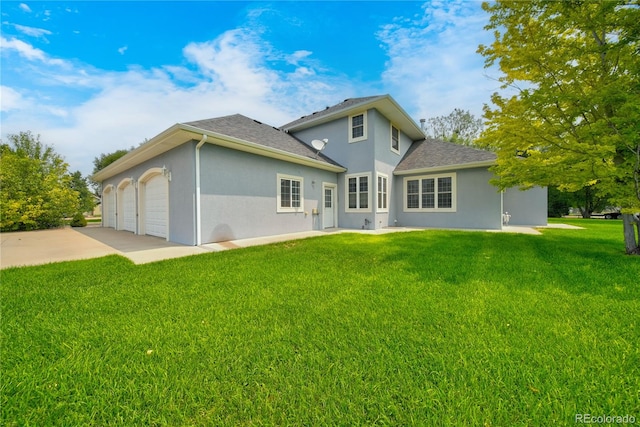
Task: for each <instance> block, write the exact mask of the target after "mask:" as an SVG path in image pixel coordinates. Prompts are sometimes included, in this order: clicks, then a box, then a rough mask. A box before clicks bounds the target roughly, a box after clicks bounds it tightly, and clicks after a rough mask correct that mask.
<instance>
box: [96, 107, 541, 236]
mask: <svg viewBox="0 0 640 427" xmlns="http://www.w3.org/2000/svg"><path fill="white" fill-rule="evenodd" d="M314 141H315V142H314ZM325 141H328V143H327V144H326V145H325V146H324V147H323V148H322V149H320V147H321V146H322V143H321V142H325ZM494 162H495V155H494V154H492V153H490V152H486V151H482V150H477V149H474V148H470V147H464V146H460V145H456V144H451V143H446V142H442V141H436V140H430V139H425V134H424V132H423V131H422V129H421V128H420V127H419V126H418V125H417V124H416V123H415V122H414V121H413V120H412V119H411V118H410V117H409V115H408V114H407V113H406V112H405V111H404V110H403V109H402V108H401V107H400V106H399V105H398V104H397V103H396V101H395V100H394V99H393V98H391V96H389V95H382V96H372V97H365V98H353V99H347V100H345V101H344V102H342V103H340V104H337V105H334V106H332V107H327V108H326V109H324V110H321V111H317V112H315V113H313V114H310V115H308V116H304V117H301V118H300V119H298V120H295V121H293V122H291V123H288V124H286V125H284V126H281V127H279V128H277V127H273V126H270V125H267V124H264V123H260V122H258V121H256V120H253V119H250V118H248V117H245V116H242V115H239V114H236V115H231V116H226V117H220V118H214V119H207V120H199V121H194V122H188V123H180V124H176V125H174V126H172V127H170V128H169V129H167V130H165V131H164V132H162V133H161V134H159V135H157V136H155V137H154V138H152V139H151V140H150V141H148V142H146V143H145V144H143V145H141V146H140V147H138V148H136V149H135V150H133V151H131V152H130V153H128V154H127V155H125V156H124V157H122V158H121V159H119V160H118V161H116V162H114V163H112V164H111V165H109V166H107V167H106V168H104V169H103V170H101V171H99V172H97V173H96V174H95V175H94V177H93V178H94V180H96V181H98V182H101V183H102V212H103V217H102V218H103V219H102V222H103V224H102V225H103V226H104V227H112V228H115V229H117V230H128V231H130V232H133V233H137V234H149V235H153V236H158V237H162V238H166V239H167V240H170V241H173V242H177V243H182V244H186V245H200V244H204V243H211V242H220V241H226V240H234V239H242V238H250V237H258V236H265V235H275V234H282V233H293V232H300V231H308V230H321V229H326V228H333V227H341V228H353V229H362V228H365V229H377V228H382V227H393V226H407V227H443V228H471V229H501V228H502V227H503V213H504V212H509V214H510V215H511V224H512V225H532V226H536V225H546V223H547V191H546V189H544V188H535V189H532V190H528V191H519V190H518V189H510V190H507V191H505V192H499V191H497V189H496V188H495V187H493V186H492V185H490V184H489V180H490V179H491V177H492V173H491V172H490V171H489V170H488V168H489V167H490V166H491V165H492V164H494Z"/></svg>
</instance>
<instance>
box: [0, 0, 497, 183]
mask: <svg viewBox="0 0 640 427" xmlns="http://www.w3.org/2000/svg"><path fill="white" fill-rule="evenodd" d="M1 15H2V16H1V18H2V20H1V23H2V27H1V28H2V34H1V39H0V46H1V48H2V53H1V60H2V64H1V66H2V68H1V73H2V74H1V81H0V83H1V90H2V92H1V99H0V106H1V107H2V113H1V124H2V138H3V139H6V136H7V135H8V134H11V133H17V132H20V131H25V130H31V131H32V132H33V133H36V134H40V136H41V140H42V141H43V142H44V143H46V144H48V145H53V146H54V147H55V149H56V151H57V152H58V153H60V154H62V155H63V156H64V157H65V159H66V161H67V162H68V163H69V164H70V168H71V170H80V171H81V172H82V173H83V174H85V175H86V174H89V173H90V172H91V171H92V169H93V165H92V161H93V159H94V158H95V157H96V156H98V155H100V153H108V152H112V151H115V150H117V149H121V148H129V147H131V146H137V145H138V144H139V143H141V142H143V141H144V140H145V139H148V138H152V137H153V136H155V135H157V134H158V133H160V132H161V131H163V130H164V129H166V128H168V127H170V126H172V125H173V124H175V123H179V122H185V121H193V120H199V119H204V118H209V117H218V116H222V115H227V114H235V113H241V114H244V115H246V116H249V117H252V118H255V119H257V120H260V121H263V122H266V123H269V124H272V125H274V126H279V125H282V124H285V123H287V122H288V121H291V120H293V119H295V118H298V117H300V116H302V115H305V114H309V113H311V112H313V111H316V110H319V109H322V108H324V107H326V106H329V105H334V104H336V103H338V102H341V101H342V100H344V99H346V98H351V97H359V96H369V95H378V94H385V93H389V94H391V96H393V97H394V98H395V99H396V100H397V101H398V103H399V104H400V105H402V106H403V107H404V109H405V110H406V111H407V112H408V113H409V114H410V115H411V116H412V117H413V118H414V120H416V122H417V121H418V120H419V119H420V118H430V117H435V116H440V115H446V114H449V113H450V112H451V111H452V110H453V109H454V108H462V109H465V110H470V111H471V112H472V113H473V114H475V115H476V117H480V116H481V115H482V106H483V104H485V103H488V102H489V98H490V96H491V94H492V93H493V92H495V91H497V90H498V89H499V84H498V83H497V82H496V81H495V78H496V77H498V75H497V71H495V70H486V69H484V67H483V65H484V61H483V58H482V57H480V56H479V55H478V54H476V53H475V52H476V49H477V47H478V45H479V44H481V43H484V44H487V43H490V42H491V34H489V33H488V32H486V31H484V30H483V27H484V25H485V24H486V23H487V19H488V16H487V15H486V14H485V13H484V12H483V11H482V9H481V3H480V2H479V1H470V0H469V1H428V2H416V1H351V2H346V1H317V2H312V1H290V2H284V1H271V2H267V1H259V2H240V1H227V2H209V1H194V2H182V1H181V2H177V1H159V2H149V1H141V2H130V1H110V2H83V1H56V2H47V1H24V2H20V1H18V2H13V1H3V2H2V10H1Z"/></svg>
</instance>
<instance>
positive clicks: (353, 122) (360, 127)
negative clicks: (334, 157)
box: [349, 112, 367, 142]
mask: <svg viewBox="0 0 640 427" xmlns="http://www.w3.org/2000/svg"><path fill="white" fill-rule="evenodd" d="M365 139H367V113H366V112H364V113H360V114H354V115H353V116H349V142H358V141H363V140H365Z"/></svg>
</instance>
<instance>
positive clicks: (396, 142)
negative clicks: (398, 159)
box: [391, 125, 400, 154]
mask: <svg viewBox="0 0 640 427" xmlns="http://www.w3.org/2000/svg"><path fill="white" fill-rule="evenodd" d="M391 151H393V152H394V153H396V154H400V131H399V130H398V128H397V127H395V126H394V125H391Z"/></svg>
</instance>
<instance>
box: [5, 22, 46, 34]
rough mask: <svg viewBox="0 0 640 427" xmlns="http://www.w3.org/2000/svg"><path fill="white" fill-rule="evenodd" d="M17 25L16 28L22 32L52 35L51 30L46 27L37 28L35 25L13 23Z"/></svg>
mask: <svg viewBox="0 0 640 427" xmlns="http://www.w3.org/2000/svg"><path fill="white" fill-rule="evenodd" d="M11 25H13V26H14V27H15V29H16V30H18V31H20V32H21V33H22V34H25V35H27V36H31V37H44V36H45V35H51V34H52V33H51V31H49V30H45V29H44V28H35V27H27V26H25V25H19V24H11Z"/></svg>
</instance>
